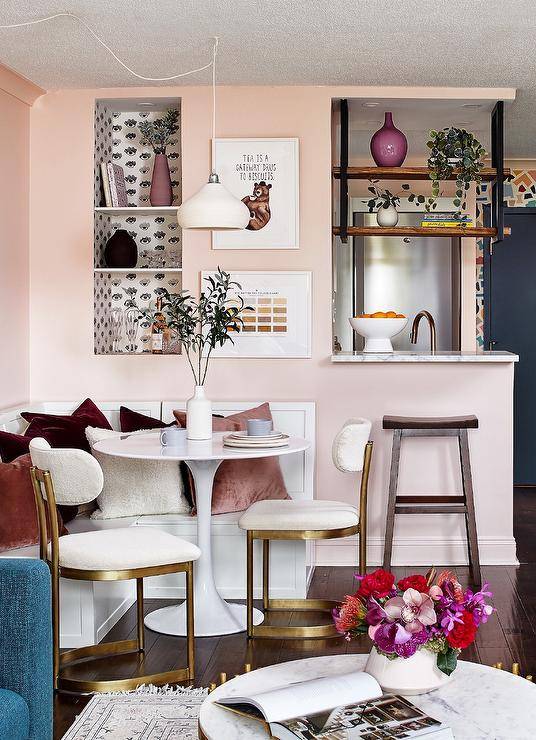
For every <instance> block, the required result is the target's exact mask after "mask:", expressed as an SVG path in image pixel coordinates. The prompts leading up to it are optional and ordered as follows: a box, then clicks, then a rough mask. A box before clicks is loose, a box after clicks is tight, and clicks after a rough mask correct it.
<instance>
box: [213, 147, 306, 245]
mask: <svg viewBox="0 0 536 740" xmlns="http://www.w3.org/2000/svg"><path fill="white" fill-rule="evenodd" d="M214 148H215V166H216V168H217V172H218V175H219V176H220V180H221V183H222V185H224V186H225V187H226V188H227V190H229V191H230V192H231V193H232V194H233V195H234V196H236V197H237V198H239V199H240V200H244V199H246V198H247V199H248V200H247V201H246V205H248V207H249V208H250V213H251V219H250V223H249V224H248V228H246V229H242V230H233V231H214V232H212V248H213V249H240V250H243V249H253V250H257V249H299V246H300V245H299V241H300V236H299V227H300V212H299V211H300V209H299V140H298V139H297V138H288V139H216V140H215V147H214ZM255 184H257V186H258V187H256V188H254V186H255Z"/></svg>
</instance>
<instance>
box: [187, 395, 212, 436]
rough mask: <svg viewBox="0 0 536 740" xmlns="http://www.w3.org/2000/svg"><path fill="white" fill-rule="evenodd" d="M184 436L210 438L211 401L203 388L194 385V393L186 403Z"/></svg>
mask: <svg viewBox="0 0 536 740" xmlns="http://www.w3.org/2000/svg"><path fill="white" fill-rule="evenodd" d="M186 436H187V437H188V439H211V438H212V402H211V401H209V399H208V398H206V397H205V388H204V386H202V385H196V386H195V393H194V395H193V396H192V398H190V399H189V400H188V402H187V404H186Z"/></svg>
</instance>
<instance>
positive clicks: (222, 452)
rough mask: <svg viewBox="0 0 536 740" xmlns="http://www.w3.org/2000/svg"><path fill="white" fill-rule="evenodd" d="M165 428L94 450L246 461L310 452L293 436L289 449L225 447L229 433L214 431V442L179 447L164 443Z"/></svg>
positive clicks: (124, 454) (164, 457)
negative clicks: (161, 441)
mask: <svg viewBox="0 0 536 740" xmlns="http://www.w3.org/2000/svg"><path fill="white" fill-rule="evenodd" d="M161 431H162V430H161V429H157V430H155V431H151V432H147V433H146V434H130V435H128V434H125V435H124V436H121V437H110V438H109V439H102V440H101V441H100V442H97V443H96V444H95V445H94V446H93V449H95V450H97V452H101V453H102V454H103V455H112V456H114V457H130V458H134V459H137V460H177V461H180V460H192V461H194V460H245V459H249V458H256V457H276V456H280V455H292V454H293V453H295V452H303V451H304V450H307V449H309V447H310V444H309V442H308V441H307V440H306V439H302V438H301V437H290V439H289V443H288V445H287V446H286V447H262V448H259V449H253V450H252V449H249V448H243V449H240V448H236V447H225V446H224V444H223V437H224V436H225V435H227V434H229V432H214V434H213V435H212V439H208V440H202V441H197V440H190V439H186V440H184V441H183V442H181V443H180V444H178V445H176V446H173V447H171V446H167V447H163V446H162V445H161V444H160V432H161Z"/></svg>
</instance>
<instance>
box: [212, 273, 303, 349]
mask: <svg viewBox="0 0 536 740" xmlns="http://www.w3.org/2000/svg"><path fill="white" fill-rule="evenodd" d="M229 272H230V274H231V278H232V280H235V281H236V282H237V283H239V284H240V286H241V287H240V290H237V291H236V292H237V293H238V294H239V295H240V296H241V297H242V299H243V300H244V303H245V305H246V306H250V307H251V311H246V312H244V314H243V319H244V326H243V329H242V331H241V332H236V334H233V342H234V344H231V342H226V344H224V346H223V347H218V348H217V349H215V350H214V351H213V355H214V356H215V357H281V358H292V357H311V273H310V272H296V271H289V272H279V271H277V272H276V271H262V272H261V271H259V272H257V271H255V272H250V271H242V270H236V271H235V270H229ZM214 274H215V273H213V272H203V273H202V274H201V277H202V284H203V285H204V284H205V283H204V278H206V277H208V276H209V275H210V276H213V275H214ZM231 300H232V298H231Z"/></svg>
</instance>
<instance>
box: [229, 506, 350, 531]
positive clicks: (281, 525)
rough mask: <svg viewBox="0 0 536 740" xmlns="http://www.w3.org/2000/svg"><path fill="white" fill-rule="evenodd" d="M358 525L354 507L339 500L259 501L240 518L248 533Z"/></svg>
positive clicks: (243, 527) (241, 527)
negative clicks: (253, 531)
mask: <svg viewBox="0 0 536 740" xmlns="http://www.w3.org/2000/svg"><path fill="white" fill-rule="evenodd" d="M358 524H359V513H358V511H357V509H356V508H355V506H351V505H350V504H345V503H342V502H340V501H257V503H255V504H252V506H250V507H249V509H248V510H247V511H246V513H245V514H243V515H242V516H241V517H240V520H239V522H238V525H239V527H240V529H246V530H252V529H256V530H268V529H271V530H277V531H281V530H283V531H284V530H292V529H297V530H306V529H343V528H344V527H355V526H357V525H358Z"/></svg>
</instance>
